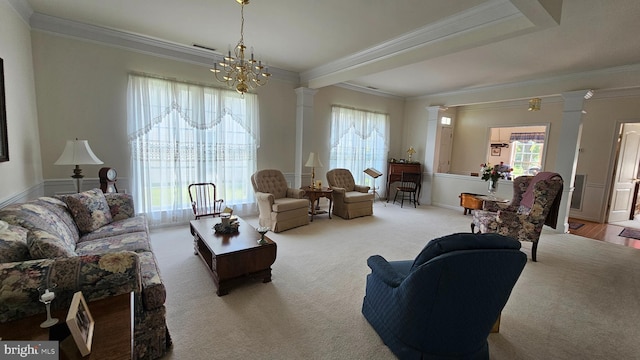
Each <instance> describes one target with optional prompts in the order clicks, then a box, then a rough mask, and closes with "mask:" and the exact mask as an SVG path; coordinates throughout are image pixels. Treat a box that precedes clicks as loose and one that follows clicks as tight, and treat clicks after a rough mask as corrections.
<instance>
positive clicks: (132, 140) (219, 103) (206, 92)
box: [127, 74, 260, 226]
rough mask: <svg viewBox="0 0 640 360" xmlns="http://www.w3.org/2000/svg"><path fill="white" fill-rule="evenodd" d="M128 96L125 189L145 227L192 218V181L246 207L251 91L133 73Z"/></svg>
mask: <svg viewBox="0 0 640 360" xmlns="http://www.w3.org/2000/svg"><path fill="white" fill-rule="evenodd" d="M127 96H128V103H127V124H128V128H127V131H128V139H129V146H130V150H131V165H132V168H131V176H132V180H131V186H132V189H131V193H132V195H133V197H134V201H135V204H136V209H137V211H138V212H142V213H145V214H146V215H147V217H148V219H149V223H150V225H152V226H153V225H159V224H174V223H182V222H186V221H188V220H191V219H193V214H192V212H191V204H190V202H189V194H188V191H187V187H188V185H189V184H191V183H197V182H213V183H214V184H216V186H217V192H218V194H217V197H218V198H219V199H220V198H221V199H224V201H225V205H226V206H229V207H231V208H233V209H234V213H238V214H242V213H243V212H246V211H248V210H250V209H251V208H252V207H253V204H254V203H255V201H254V196H253V188H252V186H251V180H250V179H251V174H253V173H254V172H255V171H256V168H257V156H256V153H257V148H258V147H259V146H260V137H259V134H260V128H259V119H258V98H257V96H256V95H254V94H245V95H244V96H242V95H240V94H238V93H236V92H234V91H227V90H220V89H216V88H211V87H206V86H202V85H197V84H190V83H184V82H178V81H173V80H165V79H161V78H154V77H147V76H140V75H133V74H132V75H130V76H129V84H128V91H127Z"/></svg>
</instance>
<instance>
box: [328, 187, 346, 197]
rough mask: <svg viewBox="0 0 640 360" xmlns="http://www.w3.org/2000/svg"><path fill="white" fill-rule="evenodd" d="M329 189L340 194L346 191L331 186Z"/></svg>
mask: <svg viewBox="0 0 640 360" xmlns="http://www.w3.org/2000/svg"><path fill="white" fill-rule="evenodd" d="M331 190H333V192H334V193H337V194H340V195H342V196H344V194H345V193H346V192H347V189H345V188H341V187H331Z"/></svg>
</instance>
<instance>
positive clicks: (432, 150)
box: [420, 106, 443, 205]
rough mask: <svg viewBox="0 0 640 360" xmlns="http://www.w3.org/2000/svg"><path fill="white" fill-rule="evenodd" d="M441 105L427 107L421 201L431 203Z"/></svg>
mask: <svg viewBox="0 0 640 360" xmlns="http://www.w3.org/2000/svg"><path fill="white" fill-rule="evenodd" d="M442 110H443V109H442V107H440V106H428V107H427V112H428V116H427V138H426V143H425V144H424V149H425V150H424V160H423V161H422V166H423V169H422V172H423V173H424V174H425V175H424V176H423V177H422V194H421V195H420V203H421V204H426V205H431V194H432V191H433V189H432V187H433V169H435V168H436V162H437V159H436V153H437V151H436V146H437V143H438V142H437V138H438V122H439V121H440V112H441V111H442Z"/></svg>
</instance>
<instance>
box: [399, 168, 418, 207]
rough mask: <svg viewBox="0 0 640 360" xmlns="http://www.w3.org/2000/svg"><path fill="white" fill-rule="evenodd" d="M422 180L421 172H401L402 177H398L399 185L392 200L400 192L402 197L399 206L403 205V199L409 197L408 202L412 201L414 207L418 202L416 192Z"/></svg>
mask: <svg viewBox="0 0 640 360" xmlns="http://www.w3.org/2000/svg"><path fill="white" fill-rule="evenodd" d="M421 181H422V174H420V173H408V172H402V177H401V178H400V185H398V187H397V188H396V194H395V196H394V197H393V202H394V203H395V202H396V198H397V197H398V193H401V195H402V198H401V199H400V207H402V206H403V205H404V199H405V198H406V197H407V195H408V198H409V203H411V202H413V207H416V204H418V199H417V195H416V194H417V193H418V189H419V188H420V182H421Z"/></svg>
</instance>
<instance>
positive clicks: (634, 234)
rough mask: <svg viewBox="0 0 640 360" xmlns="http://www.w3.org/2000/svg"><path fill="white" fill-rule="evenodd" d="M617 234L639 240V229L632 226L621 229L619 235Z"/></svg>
mask: <svg viewBox="0 0 640 360" xmlns="http://www.w3.org/2000/svg"><path fill="white" fill-rule="evenodd" d="M618 236H622V237H626V238H632V239H638V240H640V230H639V229H632V228H624V230H622V231H621V232H620V235H618Z"/></svg>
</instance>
